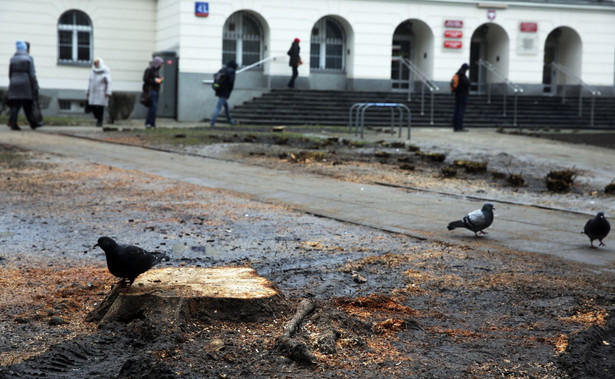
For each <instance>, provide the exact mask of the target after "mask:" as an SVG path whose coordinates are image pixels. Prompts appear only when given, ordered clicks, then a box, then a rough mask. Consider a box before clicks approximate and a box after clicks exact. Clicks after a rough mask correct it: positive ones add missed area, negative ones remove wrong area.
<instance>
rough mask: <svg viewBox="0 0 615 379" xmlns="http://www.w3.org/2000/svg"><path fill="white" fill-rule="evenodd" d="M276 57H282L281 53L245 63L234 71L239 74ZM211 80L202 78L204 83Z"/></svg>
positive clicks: (209, 82)
mask: <svg viewBox="0 0 615 379" xmlns="http://www.w3.org/2000/svg"><path fill="white" fill-rule="evenodd" d="M278 58H284V56H283V55H278V56H275V57H269V58H265V59H261V60H260V61H258V62H255V63H252V64H251V65H247V66H245V67H242V68H240V69H239V70H237V71H235V75H237V74H241V73H242V72H244V71H248V70H250V69H252V68H254V67H256V66H260V65H261V64H263V63H266V62H269V61H274V60H276V59H278ZM213 82H214V80H213V79H204V80H203V83H204V84H211V83H213Z"/></svg>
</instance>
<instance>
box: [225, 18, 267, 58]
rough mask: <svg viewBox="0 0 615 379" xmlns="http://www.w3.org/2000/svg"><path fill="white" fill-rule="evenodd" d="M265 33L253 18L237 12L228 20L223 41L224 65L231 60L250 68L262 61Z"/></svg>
mask: <svg viewBox="0 0 615 379" xmlns="http://www.w3.org/2000/svg"><path fill="white" fill-rule="evenodd" d="M262 46H263V31H262V29H261V25H260V23H259V22H258V20H256V19H255V18H254V17H253V16H251V15H250V14H248V13H245V12H237V13H235V14H233V15H231V17H229V18H228V20H226V23H225V24H224V36H223V40H222V63H223V64H226V63H227V62H228V61H230V60H231V59H232V60H234V61H235V62H237V65H239V66H240V67H241V66H248V65H251V64H252V63H256V62H258V61H260V60H261V59H262V56H263V48H262Z"/></svg>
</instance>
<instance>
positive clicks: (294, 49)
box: [286, 38, 303, 88]
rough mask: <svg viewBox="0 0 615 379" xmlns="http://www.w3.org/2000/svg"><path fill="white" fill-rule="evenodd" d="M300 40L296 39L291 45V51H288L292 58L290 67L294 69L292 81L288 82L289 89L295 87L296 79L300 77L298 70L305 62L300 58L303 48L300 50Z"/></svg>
mask: <svg viewBox="0 0 615 379" xmlns="http://www.w3.org/2000/svg"><path fill="white" fill-rule="evenodd" d="M299 42H300V41H299V38H295V40H294V41H293V43H292V44H291V45H290V49H288V52H287V53H286V54H288V56H289V57H290V59H289V62H288V65H289V66H290V67H292V69H293V75H292V76H291V77H290V81H289V82H288V88H293V87H295V79H297V76H299V70H298V69H297V68H298V67H299V66H300V65H301V64H302V63H303V62H302V61H301V56H299V52H300V51H301V48H299Z"/></svg>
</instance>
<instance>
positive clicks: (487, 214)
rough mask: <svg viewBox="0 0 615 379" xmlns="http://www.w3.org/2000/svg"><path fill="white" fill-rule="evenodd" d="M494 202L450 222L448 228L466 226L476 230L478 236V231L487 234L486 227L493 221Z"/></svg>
mask: <svg viewBox="0 0 615 379" xmlns="http://www.w3.org/2000/svg"><path fill="white" fill-rule="evenodd" d="M494 209H495V208H494V207H493V204H491V203H485V205H483V208H482V209H477V210H475V211H472V212H470V213H468V214H467V215H465V216H463V218H462V219H461V220H459V221H453V222H451V223H450V224H448V227H447V228H448V230H453V229H455V228H466V229H469V230H471V231H473V232H474V235H475V236H476V237H478V233H482V234H487V232H485V231H484V229H487V228H488V227H489V226H490V225H491V223H492V222H493V210H494Z"/></svg>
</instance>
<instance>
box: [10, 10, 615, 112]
mask: <svg viewBox="0 0 615 379" xmlns="http://www.w3.org/2000/svg"><path fill="white" fill-rule="evenodd" d="M613 25H615V3H614V2H613V1H606V0H605V1H557V0H543V1H540V0H538V1H498V0H495V1H490V2H480V1H466V0H458V1H453V0H431V1H421V0H416V1H401V0H382V1H375V0H311V1H309V2H306V1H300V0H285V1H280V0H219V1H202V2H201V1H186V0H123V1H121V0H104V1H103V0H20V1H16V0H0V67H1V66H2V65H4V66H5V68H6V71H5V72H8V62H9V60H10V57H11V56H12V55H13V53H14V51H15V41H16V40H17V39H23V40H26V41H28V42H30V43H31V45H32V50H31V55H32V56H33V57H34V60H35V64H36V69H37V76H38V79H39V84H40V86H41V93H43V94H46V95H48V96H50V97H51V98H52V101H51V103H50V106H49V108H47V109H46V110H44V112H45V113H46V114H62V113H67V114H70V113H77V112H82V108H81V106H82V104H83V100H84V98H85V89H86V87H87V79H88V75H89V72H90V69H91V64H92V61H93V59H94V57H102V58H103V59H104V61H105V63H106V64H107V65H108V66H109V67H110V69H111V74H112V76H113V90H114V91H116V92H129V93H138V92H139V91H140V89H141V84H142V81H141V80H142V75H143V71H144V70H145V68H146V67H147V65H148V62H149V61H150V60H151V58H152V55H153V54H155V53H156V54H159V55H162V56H163V57H164V58H165V61H166V62H167V65H166V66H165V69H164V70H165V71H164V74H165V77H166V78H167V80H166V81H165V84H164V85H163V89H162V92H163V93H162V94H161V96H162V99H161V103H162V104H161V105H162V109H161V111H160V113H161V115H162V116H168V117H175V118H177V119H178V120H180V121H198V120H202V119H204V118H207V117H209V115H210V114H211V112H212V110H213V107H214V104H215V98H214V93H213V91H212V89H211V86H210V85H209V84H207V83H206V82H204V81H206V80H210V79H211V78H212V75H213V73H215V72H216V71H218V69H219V68H220V67H221V66H222V64H223V63H225V62H227V61H228V60H230V59H234V60H236V61H237V63H238V64H239V66H240V69H241V68H242V67H244V68H245V67H248V66H250V65H252V64H255V63H258V62H261V61H264V62H262V63H260V64H257V65H256V66H255V67H253V68H251V69H249V70H246V71H244V72H242V73H240V74H239V75H238V76H237V81H236V85H235V91H234V92H233V95H232V97H231V99H230V103H231V105H234V104H238V103H241V102H243V101H246V100H249V99H250V98H253V97H255V96H258V95H260V94H262V93H264V92H267V91H269V90H270V89H272V88H284V87H285V86H286V83H287V82H288V79H289V77H290V74H291V69H290V67H289V66H288V56H287V55H286V52H287V51H288V49H289V47H290V44H291V42H292V41H293V39H295V38H299V39H300V40H301V43H300V46H301V57H302V60H303V65H302V66H300V68H299V78H298V80H297V82H296V88H304V89H320V90H322V89H331V90H352V91H398V90H407V88H408V87H410V89H412V88H413V87H414V86H415V85H416V83H417V82H418V79H419V78H420V77H421V76H423V77H425V78H427V79H429V80H430V81H433V82H434V83H435V84H437V85H438V86H439V87H440V91H448V82H449V81H450V78H451V76H452V75H453V73H454V72H455V71H456V70H457V69H458V68H459V66H460V65H461V64H462V63H464V62H467V63H469V64H470V79H471V82H472V90H473V91H476V92H484V91H486V90H487V88H495V90H500V91H503V90H507V88H509V87H510V85H507V84H506V83H514V84H516V85H517V86H519V87H521V88H523V90H524V93H525V94H544V95H546V96H548V95H554V94H557V92H558V91H561V90H562V89H563V88H564V87H571V88H569V89H568V90H577V91H578V90H580V89H581V88H589V87H592V88H595V89H598V90H600V91H601V92H602V94H603V95H606V96H613V88H614V85H615V28H613ZM487 67H489V68H487ZM581 83H583V84H584V85H585V86H586V87H580V84H581ZM7 86H8V77H6V76H5V77H1V78H0V88H5V87H7ZM143 114H144V109H143V108H142V107H141V106H140V105H138V106H137V107H136V108H135V111H134V112H133V115H134V116H137V117H138V116H140V115H143Z"/></svg>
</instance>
